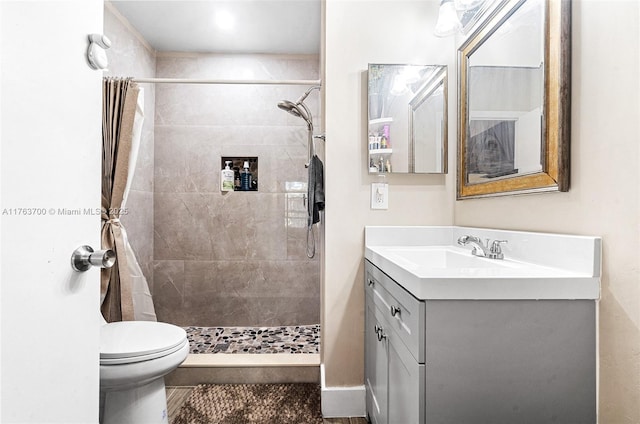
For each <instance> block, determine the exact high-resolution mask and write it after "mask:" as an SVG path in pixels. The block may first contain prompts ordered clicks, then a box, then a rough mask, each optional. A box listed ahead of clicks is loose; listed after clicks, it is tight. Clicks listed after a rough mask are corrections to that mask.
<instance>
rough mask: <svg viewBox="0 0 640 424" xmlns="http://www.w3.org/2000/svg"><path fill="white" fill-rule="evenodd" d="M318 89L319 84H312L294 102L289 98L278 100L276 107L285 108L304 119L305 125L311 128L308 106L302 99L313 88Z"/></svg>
mask: <svg viewBox="0 0 640 424" xmlns="http://www.w3.org/2000/svg"><path fill="white" fill-rule="evenodd" d="M319 89H320V86H319V85H314V86H313V87H311V88H310V89H308V90H307V91H305V93H304V94H303V95H302V96H300V98H299V99H298V100H297V101H296V102H295V103H294V102H291V101H289V100H282V101H280V102H278V107H279V108H280V109H282V110H286V111H287V112H289V113H290V114H292V115H293V116H296V117H299V118H302V119H304V120H305V122H306V123H307V125H308V126H309V130H313V118H312V117H311V112H310V111H309V108H307V106H306V105H305V104H304V100H305V99H306V98H307V96H309V93H311V92H312V91H313V90H319Z"/></svg>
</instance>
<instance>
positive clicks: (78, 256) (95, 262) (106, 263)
mask: <svg viewBox="0 0 640 424" xmlns="http://www.w3.org/2000/svg"><path fill="white" fill-rule="evenodd" d="M115 263H116V253H115V252H114V251H113V250H111V249H107V250H98V251H94V250H93V248H92V247H91V246H86V245H85V246H80V247H78V248H77V249H76V250H74V251H73V254H72V255H71V268H73V270H74V271H78V272H84V271H87V270H88V269H89V268H91V267H92V266H97V267H100V268H111V267H112V266H113V264H115Z"/></svg>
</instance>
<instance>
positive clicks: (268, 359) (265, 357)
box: [179, 353, 320, 368]
mask: <svg viewBox="0 0 640 424" xmlns="http://www.w3.org/2000/svg"><path fill="white" fill-rule="evenodd" d="M317 366H320V354H316V353H296V354H292V353H265V354H255V353H246V354H242V353H195V354H193V353H192V354H189V355H188V356H187V359H185V361H184V362H183V363H182V364H181V365H180V367H179V368H215V367H224V368H234V367H243V368H250V367H317Z"/></svg>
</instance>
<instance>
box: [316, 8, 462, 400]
mask: <svg viewBox="0 0 640 424" xmlns="http://www.w3.org/2000/svg"><path fill="white" fill-rule="evenodd" d="M325 6H326V10H325V14H326V28H325V39H324V42H325V47H324V48H325V55H326V56H325V73H326V74H325V76H324V94H325V107H326V110H325V120H326V121H325V129H326V163H325V180H326V181H325V182H326V214H325V217H326V221H325V222H326V227H325V231H326V245H325V257H326V259H325V270H324V272H325V277H324V292H323V296H324V304H323V311H324V312H323V323H322V325H323V327H322V328H323V331H322V335H323V340H322V349H323V362H324V371H325V379H326V381H325V382H326V386H328V387H338V386H342V387H345V386H360V385H362V384H363V378H364V377H363V374H364V364H363V358H364V352H363V338H364V336H363V334H364V289H363V282H364V273H363V272H364V271H363V269H364V266H363V257H364V226H365V225H429V224H434V225H447V224H451V223H452V205H453V199H454V197H455V194H454V192H455V186H454V174H453V172H451V171H450V173H449V174H448V175H446V176H445V175H389V176H388V177H387V181H388V182H389V210H386V211H385V210H382V211H373V210H371V209H370V204H371V203H370V184H371V183H372V182H375V181H377V177H376V176H370V175H369V174H368V172H367V168H368V166H367V164H368V162H367V161H368V155H367V74H366V70H367V65H368V64H369V63H399V64H405V63H410V64H444V65H449V72H450V74H449V75H450V79H449V82H450V87H449V93H450V98H451V99H455V93H456V89H455V77H453V75H454V74H452V73H451V72H452V71H453V65H454V63H455V47H454V41H453V39H452V38H448V39H439V38H436V37H434V36H433V35H432V31H433V27H434V25H435V21H434V17H435V16H437V9H438V1H435V0H429V1H400V0H393V1H347V0H327V2H326V5H325ZM450 105H454V106H455V101H451V102H450ZM450 109H451V108H450ZM454 129H455V111H453V113H452V112H451V111H450V114H449V131H450V134H455V131H454ZM454 148H455V146H454V147H453V149H454ZM451 151H455V150H451ZM453 156H454V158H455V155H453ZM450 159H451V160H450V164H451V163H452V160H453V158H451V155H450ZM451 168H452V167H451V166H450V169H451ZM323 399H324V398H323ZM362 412H364V411H362Z"/></svg>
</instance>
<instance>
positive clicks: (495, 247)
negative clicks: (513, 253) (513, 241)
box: [487, 240, 509, 259]
mask: <svg viewBox="0 0 640 424" xmlns="http://www.w3.org/2000/svg"><path fill="white" fill-rule="evenodd" d="M500 243H509V241H508V240H494V241H493V243H491V249H490V250H489V255H490V258H491V259H503V258H504V254H503V253H502V248H501V247H500ZM487 244H489V243H488V242H487Z"/></svg>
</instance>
